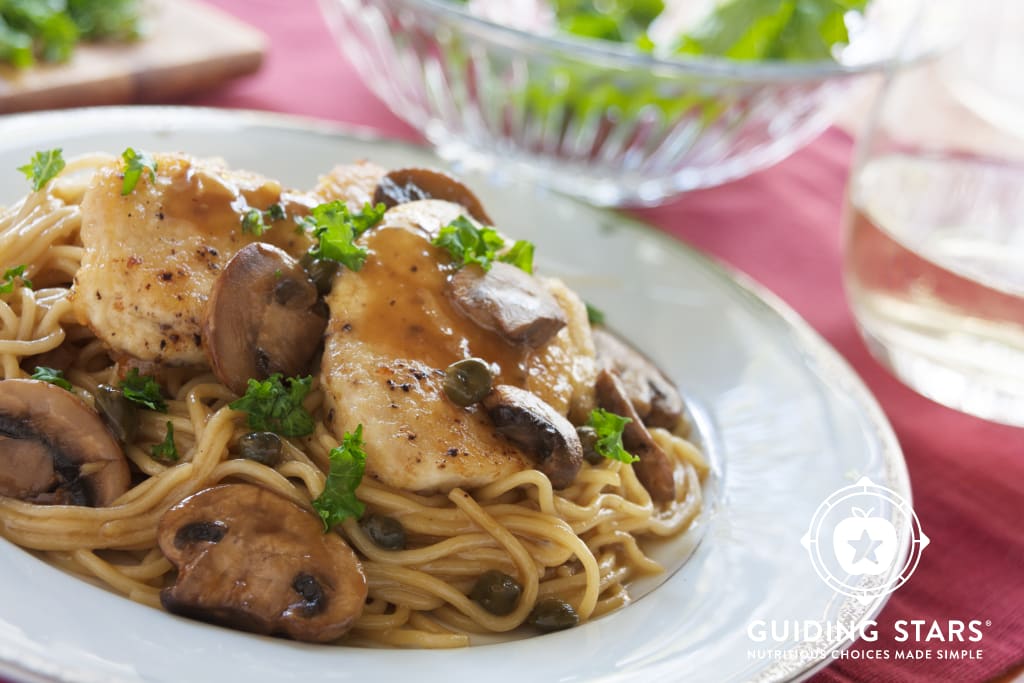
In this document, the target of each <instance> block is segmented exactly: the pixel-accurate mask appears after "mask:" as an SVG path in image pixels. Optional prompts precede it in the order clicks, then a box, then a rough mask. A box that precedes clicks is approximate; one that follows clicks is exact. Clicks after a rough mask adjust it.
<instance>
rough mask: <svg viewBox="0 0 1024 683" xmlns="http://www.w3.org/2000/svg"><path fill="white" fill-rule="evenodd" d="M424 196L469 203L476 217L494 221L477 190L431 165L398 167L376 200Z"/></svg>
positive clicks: (387, 201)
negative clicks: (481, 201) (431, 167)
mask: <svg viewBox="0 0 1024 683" xmlns="http://www.w3.org/2000/svg"><path fill="white" fill-rule="evenodd" d="M420 199H443V200H445V201H449V202H454V203H455V204H461V205H462V206H464V207H466V210H467V211H468V212H469V215H471V216H472V217H473V218H475V219H477V220H478V221H480V222H481V223H486V224H487V225H492V221H491V218H490V216H488V215H487V212H486V211H484V207H483V205H482V204H481V203H480V200H479V199H477V196H476V195H475V194H473V191H472V190H470V189H469V188H468V187H466V186H465V185H463V184H462V183H461V182H459V181H458V180H456V179H455V178H453V177H452V176H450V175H448V174H447V173H444V172H442V171H436V170H433V169H429V168H398V169H395V170H394V171H390V172H389V173H387V175H385V176H384V177H383V178H381V179H380V182H379V183H378V184H377V190H376V191H375V192H374V193H373V203H374V204H377V203H382V204H384V205H385V206H387V207H388V208H389V209H390V208H391V207H392V206H397V205H399V204H405V203H406V202H414V201H417V200H420Z"/></svg>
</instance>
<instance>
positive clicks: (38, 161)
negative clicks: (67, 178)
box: [18, 147, 65, 192]
mask: <svg viewBox="0 0 1024 683" xmlns="http://www.w3.org/2000/svg"><path fill="white" fill-rule="evenodd" d="M62 152H63V150H61V148H60V147H58V148H57V149H50V150H47V151H45V152H36V153H35V154H33V155H32V161H30V162H28V163H27V164H25V165H24V166H19V167H18V170H19V171H21V172H22V173H24V174H25V177H26V178H28V179H29V180H30V181H31V182H32V189H33V190H35V191H36V192H38V191H39V190H41V189H43V188H44V187H46V183H48V182H50V181H51V180H53V179H54V178H55V177H57V174H58V173H60V172H61V171H62V170H64V165H65V164H64V155H63V154H62Z"/></svg>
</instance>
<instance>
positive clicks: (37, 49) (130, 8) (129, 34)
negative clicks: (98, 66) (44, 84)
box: [0, 0, 143, 68]
mask: <svg viewBox="0 0 1024 683" xmlns="http://www.w3.org/2000/svg"><path fill="white" fill-rule="evenodd" d="M142 4H143V3H142V2H140V1H139V0H2V1H0V62H6V63H8V64H11V65H12V66H14V67H16V68H24V67H28V66H32V65H33V64H35V62H36V60H37V59H39V60H42V61H44V62H62V61H66V60H67V59H69V58H70V57H71V55H72V53H73V52H74V49H75V46H76V45H77V43H79V42H81V41H92V40H120V41H124V40H134V39H135V38H137V37H138V36H139V14H140V7H141V5H142Z"/></svg>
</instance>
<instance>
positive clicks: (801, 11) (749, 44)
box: [678, 0, 867, 61]
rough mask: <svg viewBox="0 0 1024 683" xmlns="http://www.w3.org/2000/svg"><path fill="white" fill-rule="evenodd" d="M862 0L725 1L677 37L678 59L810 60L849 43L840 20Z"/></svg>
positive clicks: (859, 6)
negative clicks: (699, 57)
mask: <svg viewBox="0 0 1024 683" xmlns="http://www.w3.org/2000/svg"><path fill="white" fill-rule="evenodd" d="M866 5H867V0H728V1H727V2H725V3H723V4H721V5H719V6H718V7H717V8H716V9H715V11H714V12H712V13H711V14H710V15H709V16H708V17H706V18H705V19H704V21H703V22H702V23H701V24H700V25H699V26H697V27H696V28H695V29H694V30H692V31H691V32H690V33H689V34H687V35H686V36H684V37H683V39H682V41H681V42H680V45H679V49H678V51H679V53H680V54H690V55H714V56H718V57H728V58H729V59H737V60H748V61H749V60H782V61H816V60H827V59H831V58H832V47H833V46H834V45H836V44H839V43H845V42H847V41H848V40H849V35H848V32H847V29H846V21H845V16H846V13H847V12H850V11H863V9H864V8H865V7H866Z"/></svg>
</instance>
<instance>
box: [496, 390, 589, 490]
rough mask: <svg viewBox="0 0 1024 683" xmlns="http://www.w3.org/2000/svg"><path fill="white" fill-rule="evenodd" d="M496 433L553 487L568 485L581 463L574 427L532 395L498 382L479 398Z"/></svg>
mask: <svg viewBox="0 0 1024 683" xmlns="http://www.w3.org/2000/svg"><path fill="white" fill-rule="evenodd" d="M483 405H484V408H485V409H486V410H487V414H488V415H490V416H491V420H492V421H493V422H494V425H495V427H497V429H498V433H499V434H502V435H503V436H505V437H506V438H507V439H509V440H510V441H511V442H512V443H514V444H516V445H517V446H519V447H520V448H521V449H523V451H525V452H526V453H527V454H528V455H530V456H531V457H532V458H533V459H534V460H535V461H536V462H537V469H538V470H540V471H541V472H543V473H544V474H546V475H547V477H548V479H550V480H551V485H552V486H554V487H555V488H556V489H563V488H565V487H566V486H569V485H570V484H571V483H572V482H573V480H574V479H576V474H577V473H578V472H579V471H580V466H581V465H582V464H583V447H582V446H581V445H580V438H579V436H578V435H577V434H576V428H575V427H573V426H572V424H571V423H570V422H569V421H568V420H567V419H565V417H563V416H562V415H560V414H559V413H558V411H556V410H555V409H554V408H552V407H551V406H550V405H548V404H547V403H545V402H544V401H543V400H541V399H540V398H539V397H538V396H537V395H536V394H532V393H530V392H529V391H526V390H525V389H520V388H519V387H514V386H510V385H508V384H499V385H498V386H496V387H494V389H492V390H491V393H489V394H487V396H485V397H484V400H483Z"/></svg>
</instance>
